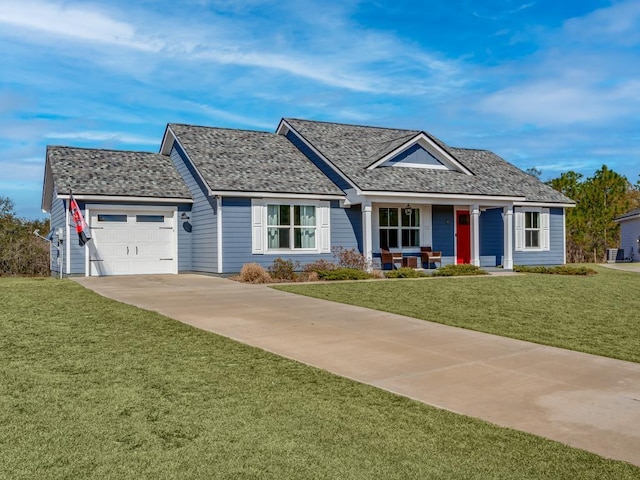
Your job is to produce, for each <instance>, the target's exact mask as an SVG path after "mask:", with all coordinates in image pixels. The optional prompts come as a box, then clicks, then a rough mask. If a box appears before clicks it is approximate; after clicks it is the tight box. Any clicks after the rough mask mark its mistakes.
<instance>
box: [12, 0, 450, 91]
mask: <svg viewBox="0 0 640 480" xmlns="http://www.w3.org/2000/svg"><path fill="white" fill-rule="evenodd" d="M299 10H300V11H299V12H298V13H297V14H295V12H294V14H292V17H293V18H295V19H298V20H300V22H302V20H301V19H302V18H305V19H306V21H307V22H308V24H306V25H305V26H304V27H305V29H306V30H308V31H309V33H306V34H305V35H300V32H299V31H298V30H299V29H300V25H299V24H297V23H295V22H293V21H292V19H291V18H289V19H288V20H285V19H283V20H282V21H281V22H279V23H278V26H277V28H274V27H273V25H269V26H268V28H265V27H264V26H263V25H262V24H261V22H262V20H255V19H253V20H247V19H246V18H245V17H242V16H239V17H233V16H231V17H225V16H221V15H215V14H210V16H211V18H208V19H207V21H205V20H204V19H203V20H201V21H200V22H198V21H193V20H192V21H190V22H183V23H181V22H179V21H178V20H177V19H176V21H172V22H170V21H168V20H167V19H165V18H162V17H159V16H158V15H157V14H154V13H148V14H147V13H144V14H143V13H141V12H140V11H138V12H132V13H131V14H128V15H127V16H126V18H127V21H124V20H120V19H118V18H117V17H118V16H121V17H125V12H117V11H111V12H107V11H106V10H103V9H99V8H97V7H95V6H94V5H83V4H67V3H65V4H62V3H56V2H48V1H44V0H5V1H4V2H3V3H1V4H0V24H4V25H5V26H8V27H12V28H9V29H5V32H4V34H5V35H9V34H12V35H14V36H16V35H17V36H18V37H19V38H20V40H21V41H25V42H38V43H39V44H41V45H42V44H46V45H47V47H48V48H54V49H59V50H61V51H64V52H65V53H66V54H67V55H69V56H79V57H82V58H85V59H87V60H89V61H91V62H100V63H101V64H102V65H105V66H107V67H109V68H111V69H117V68H118V67H119V66H121V68H123V69H127V70H131V66H135V69H136V70H137V71H138V72H139V74H142V73H144V74H150V72H149V71H148V66H149V65H153V64H156V63H158V62H159V61H160V59H166V60H175V61H177V62H180V65H185V64H190V65H191V66H193V65H196V64H197V65H199V66H202V62H205V64H206V62H211V63H217V64H219V65H232V66H240V67H248V68H254V69H259V70H262V71H265V72H269V71H270V72H272V73H276V72H283V73H285V74H287V75H291V76H294V77H299V78H306V79H309V80H312V81H314V82H317V83H319V84H322V85H325V86H329V87H333V88H339V89H346V90H351V91H354V92H362V93H387V94H394V95H398V94H400V95H421V94H427V93H428V94H432V95H442V94H443V93H444V92H447V91H449V90H450V89H452V88H456V87H459V86H460V84H461V81H460V78H462V76H460V75H458V72H459V68H458V65H457V64H456V62H453V61H448V60H446V59H444V58H439V57H438V56H435V55H433V54H428V53H427V52H425V51H423V50H422V49H420V48H418V47H416V46H413V45H410V44H407V43H406V42H403V41H400V40H399V39H398V38H397V37H395V36H393V35H391V34H388V33H384V32H378V31H370V30H367V29H364V28H362V27H360V26H359V25H357V24H352V23H350V20H349V18H348V16H347V15H348V11H347V10H345V9H343V8H332V9H330V12H327V11H326V10H327V9H326V8H324V10H323V11H324V13H323V14H322V15H320V14H319V12H316V13H315V14H314V15H312V16H311V17H309V18H307V16H305V15H303V13H305V12H306V13H309V12H308V10H309V8H308V6H307V7H304V8H300V9H299ZM127 13H129V12H127ZM312 13H313V12H312ZM187 25H188V26H187ZM338 27H340V28H338ZM327 28H331V29H332V30H331V31H329V32H327ZM24 30H29V31H33V32H35V33H37V34H38V35H35V36H29V35H24V33H23V31H24ZM163 31H170V32H171V33H170V37H167V36H166V35H164V34H161V32H163ZM0 35H1V34H0ZM51 37H53V38H62V39H65V40H67V41H68V42H71V45H69V44H59V43H57V42H51V41H50V39H51ZM165 38H170V39H171V40H170V41H167V40H166V39H165ZM294 38H295V39H296V41H293V39H294ZM88 42H89V43H94V44H96V45H102V47H103V48H105V49H107V50H106V51H105V52H104V55H97V56H96V55H95V51H92V50H90V49H88V48H87V43H88ZM112 47H116V48H118V49H120V50H119V51H118V52H117V53H116V52H112V51H110V50H109V48H112ZM123 49H124V50H123ZM127 49H128V50H131V51H132V53H133V52H136V53H138V54H146V55H147V57H144V58H143V59H142V60H141V59H138V58H135V57H134V58H129V56H128V55H126V50H127ZM116 59H117V60H116Z"/></svg>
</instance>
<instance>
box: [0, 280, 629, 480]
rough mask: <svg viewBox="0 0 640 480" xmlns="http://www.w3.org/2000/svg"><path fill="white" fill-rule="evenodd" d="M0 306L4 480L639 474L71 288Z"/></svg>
mask: <svg viewBox="0 0 640 480" xmlns="http://www.w3.org/2000/svg"><path fill="white" fill-rule="evenodd" d="M455 280H457V279H454V281H455ZM369 285H371V284H369ZM442 285H444V283H442ZM0 305H2V308H1V309H0V452H1V453H0V459H1V460H0V478H2V479H4V478H7V479H9V478H10V479H34V478H37V479H49V478H51V479H54V478H55V479H78V478H83V479H84V478H95V479H103V478H117V479H120V478H132V479H133V478H135V479H141V478H153V479H173V478H176V479H185V478H188V479H197V478H207V479H209V478H234V479H259V478H274V479H296V478H299V479H350V478H354V479H355V478H362V479H372V478H376V479H377V478H380V479H403V480H404V479H413V478H430V479H456V478H460V479H463V478H464V479H471V478H482V479H486V478H505V479H506V478H567V479H572V480H573V479H576V478H580V479H607V478H609V479H616V480H618V479H625V478H626V479H631V478H639V476H640V469H639V468H637V467H634V466H631V465H629V464H626V463H622V462H615V461H611V460H606V459H603V458H601V457H598V456H596V455H593V454H590V453H587V452H584V451H580V450H576V449H573V448H569V447H567V446H564V445H561V444H559V443H556V442H551V441H548V440H544V439H542V438H539V437H535V436H533V435H529V434H525V433H521V432H517V431H513V430H508V429H504V428H499V427H496V426H493V425H490V424H488V423H485V422H482V421H479V420H475V419H470V418H467V417H464V416H461V415H456V414H453V413H450V412H446V411H442V410H438V409H435V408H431V407H428V406H426V405H423V404H421V403H419V402H415V401H412V400H409V399H406V398H403V397H399V396H396V395H393V394H391V393H388V392H384V391H382V390H378V389H376V388H373V387H370V386H367V385H362V384H358V383H355V382H352V381H349V380H346V379H343V378H339V377H336V376H334V375H331V374H329V373H327V372H324V371H321V370H318V369H314V368H311V367H308V366H305V365H302V364H299V363H296V362H293V361H290V360H286V359H283V358H280V357H277V356H275V355H272V354H269V353H266V352H264V351H261V350H258V349H256V348H252V347H248V346H244V345H242V344H239V343H236V342H233V341H231V340H228V339H225V338H223V337H220V336H217V335H213V334H211V333H207V332H204V331H200V330H197V329H195V328H192V327H189V326H187V325H184V324H181V323H179V322H177V321H173V320H171V319H168V318H166V317H163V316H161V315H158V314H155V313H151V312H148V311H144V310H140V309H137V308H134V307H131V306H127V305H124V304H119V303H116V302H113V301H111V300H108V299H106V298H102V297H99V296H97V295H95V294H93V293H92V292H90V291H88V290H85V289H84V288H82V287H80V286H79V285H77V284H75V283H73V282H71V281H67V280H63V281H56V280H51V279H40V280H35V279H0Z"/></svg>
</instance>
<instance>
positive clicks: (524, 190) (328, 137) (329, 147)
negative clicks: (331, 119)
mask: <svg viewBox="0 0 640 480" xmlns="http://www.w3.org/2000/svg"><path fill="white" fill-rule="evenodd" d="M285 120H286V122H287V123H288V124H289V125H291V126H292V127H293V128H294V129H295V130H296V131H297V132H298V133H299V134H300V135H302V137H304V138H305V139H306V140H307V141H308V142H309V143H311V144H312V145H313V146H314V147H316V149H318V150H319V151H320V152H321V153H322V154H323V155H324V156H325V157H326V158H327V159H329V160H330V161H331V162H332V163H333V164H334V165H336V166H337V167H338V168H339V169H340V170H341V171H342V172H343V173H344V174H345V175H346V176H347V177H348V178H349V179H351V180H352V182H353V183H355V184H356V185H357V186H358V187H359V188H360V189H362V190H365V191H367V190H368V191H403V192H416V193H446V194H466V195H496V196H520V197H526V200H527V201H531V202H560V203H573V201H572V200H571V199H569V198H567V197H566V196H564V195H563V194H561V193H560V192H557V191H555V190H553V189H552V188H551V187H549V186H548V185H545V184H544V183H542V182H540V181H539V180H538V179H537V178H535V177H533V176H531V175H528V174H527V173H525V172H523V171H522V170H520V169H518V168H516V167H515V166H513V165H511V164H510V163H508V162H506V161H505V160H503V159H502V158H500V157H499V156H497V155H496V154H494V153H492V152H489V151H487V150H470V149H463V148H453V147H449V146H447V145H446V144H445V143H443V142H442V141H440V140H438V139H437V138H435V137H434V136H432V135H430V134H428V133H426V132H423V133H425V134H426V135H427V136H428V137H429V138H430V139H431V140H433V141H434V142H436V143H437V144H438V145H439V146H440V147H441V148H443V149H444V150H445V151H447V152H448V153H449V154H450V155H451V156H452V157H453V158H455V159H456V160H457V161H458V162H459V163H461V164H462V165H464V166H465V167H466V168H467V169H468V170H470V171H471V172H473V174H474V175H473V176H469V175H466V174H464V173H462V172H457V171H451V170H433V169H418V168H397V167H378V168H375V169H373V170H367V167H368V166H369V165H371V164H372V163H373V162H375V161H376V160H378V159H380V158H382V157H383V156H384V155H386V154H387V153H390V152H391V151H393V150H394V149H395V148H397V147H399V146H401V145H402V144H404V143H405V142H407V141H409V140H411V139H412V138H413V137H415V136H416V135H418V134H420V133H421V132H420V131H418V130H398V129H391V128H379V127H366V126H358V125H345V124H338V123H327V122H316V121H309V120H299V119H291V118H287V119H285Z"/></svg>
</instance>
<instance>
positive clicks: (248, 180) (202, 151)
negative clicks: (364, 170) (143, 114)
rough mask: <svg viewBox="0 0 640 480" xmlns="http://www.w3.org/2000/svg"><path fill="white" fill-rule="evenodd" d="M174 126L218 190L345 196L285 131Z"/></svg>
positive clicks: (197, 166) (208, 181)
mask: <svg viewBox="0 0 640 480" xmlns="http://www.w3.org/2000/svg"><path fill="white" fill-rule="evenodd" d="M169 128H170V129H171V130H172V131H173V132H174V134H175V136H176V138H177V139H178V140H179V142H180V145H182V147H183V148H184V149H185V151H186V154H187V155H188V156H189V158H190V159H191V161H192V162H193V163H194V165H195V166H196V168H197V169H198V171H199V172H200V174H201V175H202V176H203V178H204V180H205V181H206V182H207V183H208V184H209V187H210V188H211V189H212V190H213V191H242V192H266V193H299V194H332V195H341V194H343V192H342V191H341V190H340V189H339V188H338V187H337V186H336V185H335V184H334V183H333V182H332V181H331V180H329V179H328V178H327V177H326V176H325V175H324V174H323V173H322V172H321V171H320V170H319V169H318V168H317V167H316V166H315V165H314V164H313V163H311V162H310V161H309V160H308V159H307V158H306V157H305V156H304V155H303V154H302V153H301V152H300V151H299V150H298V149H297V148H296V147H295V146H293V144H291V142H289V140H287V139H286V138H285V137H283V136H281V135H276V134H274V133H267V132H256V131H248V130H235V129H226V128H211V127H197V126H192V125H179V124H170V125H169Z"/></svg>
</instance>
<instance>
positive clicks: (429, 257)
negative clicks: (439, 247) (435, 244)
mask: <svg viewBox="0 0 640 480" xmlns="http://www.w3.org/2000/svg"><path fill="white" fill-rule="evenodd" d="M420 256H421V257H422V265H423V266H424V264H425V263H426V264H427V268H428V269H431V264H432V263H433V264H436V263H439V264H440V266H442V252H439V251H435V252H434V251H433V250H432V249H431V247H420Z"/></svg>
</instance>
